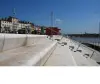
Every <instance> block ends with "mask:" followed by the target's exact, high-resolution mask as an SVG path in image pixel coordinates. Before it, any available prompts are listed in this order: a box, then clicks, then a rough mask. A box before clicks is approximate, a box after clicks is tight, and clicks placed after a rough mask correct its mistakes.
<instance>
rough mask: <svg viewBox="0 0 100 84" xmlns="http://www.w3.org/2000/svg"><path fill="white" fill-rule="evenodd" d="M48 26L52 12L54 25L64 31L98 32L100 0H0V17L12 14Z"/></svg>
mask: <svg viewBox="0 0 100 84" xmlns="http://www.w3.org/2000/svg"><path fill="white" fill-rule="evenodd" d="M13 8H15V9H16V17H17V18H19V19H22V20H28V21H32V22H33V23H35V24H38V25H46V26H50V13H51V11H53V12H54V26H58V27H59V28H61V29H62V32H64V33H84V32H90V33H95V32H96V33H98V31H99V21H100V0H0V17H7V16H10V15H12V9H13Z"/></svg>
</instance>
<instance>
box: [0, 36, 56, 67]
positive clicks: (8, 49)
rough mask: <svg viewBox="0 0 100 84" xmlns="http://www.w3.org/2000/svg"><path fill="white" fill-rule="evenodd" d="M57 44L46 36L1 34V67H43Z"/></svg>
mask: <svg viewBox="0 0 100 84" xmlns="http://www.w3.org/2000/svg"><path fill="white" fill-rule="evenodd" d="M56 44H57V41H55V40H50V39H48V38H47V36H46V35H21V34H0V65H3V66H11V65H12V66H15V65H17V66H21V65H29V66H30V65H42V64H44V62H45V61H46V59H47V58H48V56H49V55H50V54H51V53H52V51H53V50H54V49H55V47H56Z"/></svg>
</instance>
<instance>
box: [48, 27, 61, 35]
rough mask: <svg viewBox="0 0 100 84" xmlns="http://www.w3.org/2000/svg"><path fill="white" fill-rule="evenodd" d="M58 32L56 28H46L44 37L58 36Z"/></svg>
mask: <svg viewBox="0 0 100 84" xmlns="http://www.w3.org/2000/svg"><path fill="white" fill-rule="evenodd" d="M60 30H61V29H59V28H58V27H48V28H46V35H59V34H60Z"/></svg>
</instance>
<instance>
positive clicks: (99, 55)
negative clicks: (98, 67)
mask: <svg viewBox="0 0 100 84" xmlns="http://www.w3.org/2000/svg"><path fill="white" fill-rule="evenodd" d="M70 40H71V39H70ZM71 46H74V50H73V51H76V50H77V49H78V50H82V52H81V56H84V57H87V59H88V60H89V59H90V60H91V59H93V60H94V61H95V62H100V52H98V51H96V50H94V49H92V48H90V47H87V46H85V45H83V44H81V43H79V42H77V41H74V40H71ZM87 55H89V56H87Z"/></svg>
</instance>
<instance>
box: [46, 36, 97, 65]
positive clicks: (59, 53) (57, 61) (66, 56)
mask: <svg viewBox="0 0 100 84" xmlns="http://www.w3.org/2000/svg"><path fill="white" fill-rule="evenodd" d="M61 42H67V45H65V46H61V44H58V45H57V48H56V50H55V51H54V52H53V53H52V55H51V56H50V57H49V59H48V60H47V62H46V63H45V64H44V66H98V64H97V63H96V62H95V61H94V60H92V59H86V58H85V57H83V56H82V54H81V53H79V52H73V51H71V50H70V49H69V45H70V40H69V39H66V38H63V39H62V41H61Z"/></svg>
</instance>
